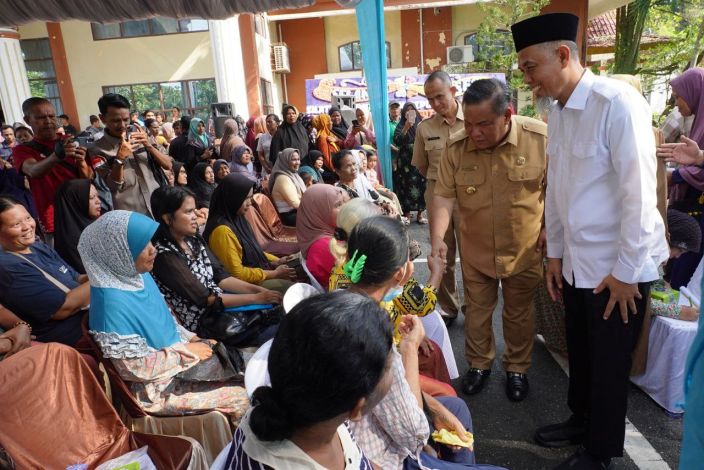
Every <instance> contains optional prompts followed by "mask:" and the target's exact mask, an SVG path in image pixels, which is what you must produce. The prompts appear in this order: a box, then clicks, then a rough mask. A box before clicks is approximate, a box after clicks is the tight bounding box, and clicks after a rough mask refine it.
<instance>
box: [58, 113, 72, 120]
mask: <svg viewBox="0 0 704 470" xmlns="http://www.w3.org/2000/svg"><path fill="white" fill-rule="evenodd" d="M59 119H66V120H67V121H70V120H71V118H70V117H68V114H59Z"/></svg>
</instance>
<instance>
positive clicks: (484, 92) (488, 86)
mask: <svg viewBox="0 0 704 470" xmlns="http://www.w3.org/2000/svg"><path fill="white" fill-rule="evenodd" d="M487 100H491V109H492V111H493V112H494V114H496V115H497V116H501V115H503V114H504V113H506V110H507V109H508V106H509V104H510V100H509V91H508V87H507V86H506V85H505V84H504V82H502V81H500V80H497V79H495V78H483V79H481V80H477V81H475V82H472V84H471V85H470V86H469V88H467V89H466V90H465V92H464V96H462V104H463V105H472V104H479V103H483V102H485V101H487Z"/></svg>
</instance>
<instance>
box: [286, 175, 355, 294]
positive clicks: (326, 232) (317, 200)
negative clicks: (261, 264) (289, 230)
mask: <svg viewBox="0 0 704 470" xmlns="http://www.w3.org/2000/svg"><path fill="white" fill-rule="evenodd" d="M347 201H349V196H348V195H347V193H346V192H345V191H343V190H342V189H340V188H336V187H334V186H331V185H329V184H317V185H315V186H313V187H311V188H310V189H308V191H306V192H305V194H303V197H302V198H301V205H300V207H299V211H298V220H297V221H296V236H297V238H298V246H299V247H300V249H301V255H302V256H303V259H304V260H305V263H306V267H307V268H308V271H309V272H310V273H311V274H312V275H313V277H315V280H316V281H318V282H319V283H320V285H321V286H327V285H328V282H329V280H330V273H331V272H332V268H334V267H335V257H334V256H333V254H332V253H331V252H330V240H332V237H333V235H334V233H335V223H336V220H337V214H338V212H339V211H340V207H342V205H343V204H344V203H346V202H347Z"/></svg>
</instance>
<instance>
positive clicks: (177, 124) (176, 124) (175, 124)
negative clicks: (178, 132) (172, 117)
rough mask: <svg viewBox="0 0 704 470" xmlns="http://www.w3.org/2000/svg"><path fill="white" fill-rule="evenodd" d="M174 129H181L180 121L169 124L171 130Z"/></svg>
mask: <svg viewBox="0 0 704 470" xmlns="http://www.w3.org/2000/svg"><path fill="white" fill-rule="evenodd" d="M174 127H178V128H180V127H181V120H180V119H179V120H177V121H174V122H173V124H171V128H172V129H173V128H174Z"/></svg>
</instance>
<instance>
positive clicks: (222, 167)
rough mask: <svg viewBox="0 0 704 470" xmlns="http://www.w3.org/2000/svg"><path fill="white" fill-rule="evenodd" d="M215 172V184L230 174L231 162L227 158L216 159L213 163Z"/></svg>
mask: <svg viewBox="0 0 704 470" xmlns="http://www.w3.org/2000/svg"><path fill="white" fill-rule="evenodd" d="M213 174H214V175H215V184H219V183H220V181H222V179H223V178H224V177H226V176H227V175H229V174H230V164H229V163H227V160H223V159H222V158H221V159H220V160H215V163H213Z"/></svg>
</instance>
